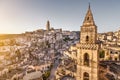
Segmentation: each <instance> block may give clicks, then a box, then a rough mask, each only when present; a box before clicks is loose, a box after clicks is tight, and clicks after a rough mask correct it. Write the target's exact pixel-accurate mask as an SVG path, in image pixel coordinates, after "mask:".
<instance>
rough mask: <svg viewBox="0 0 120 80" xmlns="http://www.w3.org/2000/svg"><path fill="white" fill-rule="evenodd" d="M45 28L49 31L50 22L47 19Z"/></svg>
mask: <svg viewBox="0 0 120 80" xmlns="http://www.w3.org/2000/svg"><path fill="white" fill-rule="evenodd" d="M46 30H47V31H50V22H49V21H47V24H46Z"/></svg>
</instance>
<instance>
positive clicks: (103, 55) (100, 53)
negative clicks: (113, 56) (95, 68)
mask: <svg viewBox="0 0 120 80" xmlns="http://www.w3.org/2000/svg"><path fill="white" fill-rule="evenodd" d="M99 57H100V58H104V57H105V51H104V50H100V52H99Z"/></svg>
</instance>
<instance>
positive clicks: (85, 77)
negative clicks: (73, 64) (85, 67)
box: [83, 72, 89, 80]
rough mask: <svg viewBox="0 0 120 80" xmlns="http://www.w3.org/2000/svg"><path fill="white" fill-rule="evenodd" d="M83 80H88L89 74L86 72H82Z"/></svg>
mask: <svg viewBox="0 0 120 80" xmlns="http://www.w3.org/2000/svg"><path fill="white" fill-rule="evenodd" d="M83 80H89V74H88V73H87V72H84V74H83Z"/></svg>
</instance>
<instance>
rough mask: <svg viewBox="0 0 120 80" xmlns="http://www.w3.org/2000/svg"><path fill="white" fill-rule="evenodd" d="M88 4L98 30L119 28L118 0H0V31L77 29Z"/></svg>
mask: <svg viewBox="0 0 120 80" xmlns="http://www.w3.org/2000/svg"><path fill="white" fill-rule="evenodd" d="M89 2H90V4H91V9H92V13H93V16H94V21H95V23H96V25H97V27H98V32H108V31H117V30H118V29H120V0H0V33H1V34H4V33H11V34H13V33H24V32H25V31H34V30H37V29H45V28H46V22H47V20H49V21H50V25H51V27H54V28H55V29H59V28H62V29H63V30H70V31H79V30H80V26H82V23H83V20H84V17H85V14H86V12H87V10H88V4H89Z"/></svg>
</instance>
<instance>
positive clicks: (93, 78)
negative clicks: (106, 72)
mask: <svg viewBox="0 0 120 80" xmlns="http://www.w3.org/2000/svg"><path fill="white" fill-rule="evenodd" d="M96 42H97V26H96V25H95V22H94V19H93V15H92V11H91V8H90V4H89V7H88V11H87V14H86V16H85V19H84V21H83V25H82V26H81V34H80V43H78V44H76V46H77V73H76V80H99V76H98V74H99V65H98V63H99V54H98V51H99V45H98V44H97V43H96Z"/></svg>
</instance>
